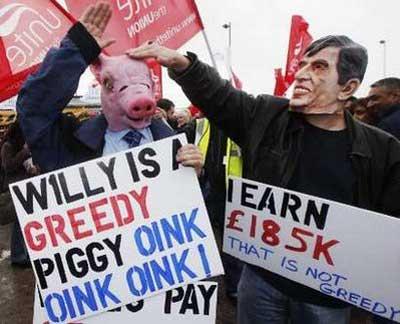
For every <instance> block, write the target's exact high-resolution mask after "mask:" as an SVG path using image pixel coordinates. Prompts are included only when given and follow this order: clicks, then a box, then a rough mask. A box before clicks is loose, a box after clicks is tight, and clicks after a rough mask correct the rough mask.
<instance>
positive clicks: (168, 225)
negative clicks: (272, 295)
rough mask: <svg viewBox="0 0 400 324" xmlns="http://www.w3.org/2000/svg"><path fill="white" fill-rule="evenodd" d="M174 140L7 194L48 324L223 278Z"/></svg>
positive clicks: (193, 180)
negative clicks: (17, 220) (39, 292)
mask: <svg viewBox="0 0 400 324" xmlns="http://www.w3.org/2000/svg"><path fill="white" fill-rule="evenodd" d="M185 141H186V140H185V137H184V136H182V135H180V136H175V137H170V138H167V139H164V140H161V141H157V142H154V143H151V144H146V145H142V146H139V147H137V148H135V149H132V150H129V151H126V152H120V153H118V154H115V155H110V156H107V157H102V158H99V159H95V160H91V161H88V162H86V163H82V164H79V165H74V166H72V167H69V168H65V169H62V170H58V171H55V172H51V173H48V174H44V175H40V176H38V177H35V178H31V179H29V180H25V181H21V182H18V183H15V184H12V185H11V186H10V191H11V194H12V198H13V201H14V205H15V207H16V210H17V215H18V218H19V221H20V224H21V228H22V230H23V232H24V237H25V242H26V244H27V248H28V251H29V255H30V259H31V261H32V265H33V270H34V273H35V276H36V280H37V282H38V286H39V288H40V291H41V295H42V296H43V301H44V305H45V308H46V311H47V315H48V318H49V320H50V321H52V322H54V323H58V322H67V321H70V320H77V319H81V318H85V317H88V316H92V315H94V314H98V313H101V312H104V311H106V310H109V309H114V308H115V307H118V306H121V305H126V304H129V303H131V302H133V301H135V300H140V299H143V298H147V297H150V296H153V295H156V294H158V293H160V292H163V291H167V290H170V289H172V288H175V287H178V286H182V285H185V284H188V283H193V282H196V281H199V280H201V279H204V278H208V277H211V276H215V275H219V274H221V273H223V268H222V264H221V260H220V257H219V253H218V249H217V245H216V243H215V239H214V236H213V232H212V229H211V225H210V222H209V219H208V216H207V211H206V208H205V205H204V201H203V198H202V194H201V190H200V187H199V184H198V180H197V177H196V175H195V172H194V170H193V168H188V167H183V166H181V165H180V164H178V163H176V161H175V157H176V152H177V149H178V148H179V147H180V145H181V144H184V143H185Z"/></svg>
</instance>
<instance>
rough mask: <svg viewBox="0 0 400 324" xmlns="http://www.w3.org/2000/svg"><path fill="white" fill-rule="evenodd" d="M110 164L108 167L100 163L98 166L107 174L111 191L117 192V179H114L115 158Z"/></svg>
mask: <svg viewBox="0 0 400 324" xmlns="http://www.w3.org/2000/svg"><path fill="white" fill-rule="evenodd" d="M108 162H109V164H108V165H106V164H105V162H103V161H100V162H98V163H97V165H98V166H99V167H100V169H101V170H102V171H103V172H104V173H105V174H106V176H107V178H108V182H109V183H110V187H111V189H112V190H115V189H117V184H116V182H115V177H114V167H115V157H113V158H111V159H110V160H109V161H108Z"/></svg>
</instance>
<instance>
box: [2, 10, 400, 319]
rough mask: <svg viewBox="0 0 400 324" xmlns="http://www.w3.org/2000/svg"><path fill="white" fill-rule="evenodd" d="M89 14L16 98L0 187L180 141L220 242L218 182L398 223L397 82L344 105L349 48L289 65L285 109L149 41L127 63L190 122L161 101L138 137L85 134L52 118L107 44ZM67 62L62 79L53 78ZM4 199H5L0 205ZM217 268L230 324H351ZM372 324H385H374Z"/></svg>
mask: <svg viewBox="0 0 400 324" xmlns="http://www.w3.org/2000/svg"><path fill="white" fill-rule="evenodd" d="M90 10H91V11H90ZM90 10H89V11H88V12H87V13H86V14H84V16H83V18H82V19H81V20H80V22H78V23H76V24H75V25H74V26H73V27H72V28H71V29H70V31H69V32H68V34H67V36H66V38H65V39H64V41H63V43H62V45H61V47H60V48H59V49H57V50H56V49H53V50H51V51H50V52H49V53H48V55H47V57H46V58H45V60H44V62H43V64H42V66H41V68H40V69H39V71H38V72H37V73H36V74H35V75H34V76H32V77H30V79H29V80H28V81H27V82H26V83H25V85H24V86H23V88H22V91H21V93H20V96H19V99H18V103H17V110H18V122H17V123H16V124H15V125H13V126H12V127H11V128H10V130H9V131H8V132H7V135H6V137H5V139H4V140H3V144H2V148H1V162H2V163H1V164H2V165H1V167H2V174H3V182H4V183H5V184H7V183H10V182H12V181H17V180H20V179H24V178H26V177H29V176H33V175H37V174H39V173H40V171H41V170H42V171H45V172H47V171H52V170H55V169H58V168H61V167H66V166H69V165H73V164H76V163H78V162H82V161H86V160H89V159H91V158H94V157H98V156H102V155H104V154H103V153H102V152H103V147H113V148H114V149H113V152H117V151H119V150H122V149H127V148H129V147H132V146H136V145H142V144H144V143H147V142H151V141H153V140H157V139H159V138H163V137H166V136H171V135H172V134H175V133H185V134H186V135H187V138H188V142H189V143H190V144H189V145H188V146H187V147H186V148H184V149H183V151H182V152H181V155H180V162H182V163H183V164H185V165H188V166H191V167H194V168H195V169H196V171H198V172H197V173H198V176H199V178H200V183H201V185H202V190H203V194H204V199H205V202H206V206H207V209H208V212H209V215H210V219H211V222H212V224H213V225H214V227H215V229H216V232H217V233H219V235H220V236H222V235H223V228H224V210H225V196H226V186H227V183H226V181H227V176H229V175H235V176H239V177H241V176H243V177H245V178H248V179H252V180H256V181H259V182H263V183H267V184H270V185H275V186H279V187H282V188H286V189H291V190H295V191H299V192H303V193H307V194H311V195H315V196H318V197H322V198H327V199H331V200H334V201H338V202H342V203H346V204H349V205H353V206H357V207H360V208H365V209H368V210H373V211H376V212H380V213H384V214H387V215H390V216H393V217H399V216H400V203H399V202H398V199H394V198H393V197H397V196H398V195H399V194H400V142H398V139H400V79H398V78H395V77H390V78H385V79H382V80H378V81H376V82H374V83H373V84H372V85H371V86H370V91H369V94H368V96H367V97H365V98H356V97H354V94H355V92H356V91H357V89H358V88H359V85H360V83H361V82H362V80H363V77H364V74H365V71H366V68H367V61H368V56H367V50H366V49H365V48H364V47H363V46H361V45H360V44H358V43H356V42H354V41H353V40H351V39H350V38H348V37H346V36H327V37H324V38H321V39H318V40H316V41H314V42H313V43H312V44H311V45H310V46H309V47H308V48H307V50H306V51H305V54H304V58H303V59H302V61H301V62H300V65H299V70H298V71H297V73H296V77H295V82H294V85H293V95H292V97H291V98H290V100H288V99H286V98H278V97H273V96H268V95H260V96H257V97H255V96H252V95H249V94H247V93H245V92H243V91H240V90H237V89H235V88H234V87H232V86H231V85H230V84H229V82H228V81H226V80H223V79H221V78H220V76H219V75H218V73H217V72H216V71H215V70H214V69H213V68H212V67H210V66H208V65H206V64H204V63H202V62H201V61H200V60H199V59H198V58H197V56H196V55H195V54H193V53H188V54H187V55H182V54H180V53H178V52H176V51H173V50H170V49H168V48H165V47H162V46H159V45H158V44H156V43H152V42H148V43H146V44H144V45H142V46H141V47H138V48H135V49H133V50H130V51H128V52H127V55H128V56H129V57H131V58H135V59H144V58H149V57H152V58H156V59H157V60H158V62H160V63H161V64H162V65H164V66H165V67H167V68H168V69H169V74H170V77H171V78H172V79H174V80H175V81H176V82H177V83H178V85H180V86H181V87H182V89H183V91H184V92H185V94H186V95H187V96H188V98H189V100H190V101H191V102H192V103H193V104H194V105H195V106H196V107H198V109H199V110H200V112H196V114H193V113H192V111H191V110H189V109H184V110H177V109H176V108H175V105H174V103H173V101H171V100H169V99H166V98H163V99H160V100H159V101H158V102H157V105H156V106H157V108H156V109H155V113H154V115H153V117H152V119H151V120H149V121H148V123H147V124H146V125H145V127H144V128H140V129H137V127H136V124H135V123H133V122H132V121H130V120H128V121H124V122H125V123H126V124H123V125H122V127H121V128H118V129H114V130H110V129H109V127H108V128H107V121H108V116H107V115H106V116H105V117H101V116H100V119H99V118H96V119H95V120H91V121H87V122H86V125H87V124H88V123H91V126H90V127H87V126H85V128H83V127H82V125H81V124H80V123H77V122H75V121H71V120H70V119H69V118H68V119H67V118H65V117H63V116H62V109H63V108H64V106H65V103H66V102H65V98H69V97H72V96H73V94H74V91H75V89H76V86H77V82H78V81H79V78H80V76H81V74H82V73H83V71H84V70H85V68H86V67H87V66H88V65H90V64H91V63H92V62H93V61H94V60H95V59H96V58H97V57H98V56H99V54H100V52H101V49H102V48H103V47H106V46H108V45H109V44H110V42H109V41H108V40H104V39H103V38H102V37H103V36H102V35H103V31H104V28H105V26H106V25H107V23H108V20H109V15H110V8H109V7H108V6H106V5H103V4H100V5H96V6H95V7H91V8H90ZM66 55H67V56H68V64H69V68H70V71H69V73H68V74H65V73H63V71H62V70H60V69H61V68H62V67H64V66H65V63H64V62H65V57H66ZM60 62H63V63H60ZM55 78H56V80H57V82H54V80H55ZM44 88H45V89H46V90H43V89H44ZM44 96H46V97H44ZM44 98H45V99H44ZM192 108H193V107H192ZM370 126H372V127H370ZM155 128H157V132H154V129H155ZM82 129H83V130H82ZM94 129H96V132H97V134H93V132H92V131H93V130H94ZM146 129H149V130H148V131H144V130H146ZM21 130H22V132H21ZM77 130H81V131H77ZM110 131H111V132H113V134H112V135H110ZM148 132H150V135H149V133H148ZM156 134H163V135H162V136H160V137H156V136H158V135H156ZM127 135H129V136H127ZM96 136H98V138H97V137H96ZM94 137H96V138H97V139H93V138H94ZM127 137H129V138H130V142H129V143H128V142H127ZM24 138H25V139H24ZM113 141H114V142H113ZM118 141H120V142H118ZM109 143H114V144H113V145H114V146H107V145H108V144H109ZM29 148H31V150H30V149H29ZM388 156H389V157H390V158H382V157H388ZM32 158H33V160H32ZM2 187H3V188H4V192H5V193H7V187H6V186H2ZM7 199H10V197H9V195H8V198H4V199H3V197H1V201H0V202H1V203H2V204H3V200H4V201H6V200H7ZM4 205H5V202H4ZM11 219H12V221H14V222H15V226H14V229H13V235H12V242H11V262H12V264H15V265H28V264H29V256H28V255H27V253H26V248H25V247H24V244H23V240H22V235H21V229H20V227H19V226H18V221H16V219H15V217H12V218H11ZM222 260H223V263H224V266H225V271H226V275H225V287H226V294H227V296H228V297H230V298H231V299H232V300H234V301H235V303H236V301H237V312H238V317H237V321H238V323H240V324H258V323H260V324H262V323H277V324H278V323H279V324H280V323H282V324H283V323H287V322H288V321H289V320H290V323H292V324H296V323H299V324H309V323H310V324H318V323H320V324H322V323H324V324H325V323H335V324H336V323H338V324H342V323H343V324H344V323H349V321H350V310H351V307H350V306H349V304H347V303H345V302H342V301H340V300H338V299H335V298H332V297H329V296H326V295H324V294H322V293H320V292H318V291H315V290H313V289H311V288H308V287H306V286H304V285H301V284H298V283H295V282H293V281H291V280H289V279H286V278H284V277H283V276H280V275H278V274H275V273H272V272H270V271H268V270H266V269H261V268H259V267H257V266H254V265H249V264H244V263H242V262H240V261H239V260H237V259H235V258H233V257H231V256H229V255H226V254H222ZM374 322H375V323H390V322H391V321H390V320H385V319H383V318H380V317H378V316H376V317H374Z"/></svg>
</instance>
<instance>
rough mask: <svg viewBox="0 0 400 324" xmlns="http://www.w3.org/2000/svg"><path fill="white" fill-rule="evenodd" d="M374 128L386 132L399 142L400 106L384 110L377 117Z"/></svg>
mask: <svg viewBox="0 0 400 324" xmlns="http://www.w3.org/2000/svg"><path fill="white" fill-rule="evenodd" d="M378 118H379V122H378V123H377V124H376V127H378V128H380V129H382V130H384V131H385V132H388V133H389V134H391V135H393V136H394V137H396V138H397V139H399V140H400V105H399V104H398V105H393V106H390V107H387V108H386V109H384V112H383V113H381V114H379V116H378Z"/></svg>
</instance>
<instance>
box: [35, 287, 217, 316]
mask: <svg viewBox="0 0 400 324" xmlns="http://www.w3.org/2000/svg"><path fill="white" fill-rule="evenodd" d="M216 309H217V283H216V282H207V281H201V282H198V283H194V284H189V285H187V286H183V287H178V288H175V289H173V290H169V291H167V292H166V293H164V294H160V295H157V296H154V297H151V298H147V299H144V300H139V301H137V302H134V303H132V304H128V305H126V306H123V307H119V308H116V309H114V310H110V311H108V312H106V313H103V314H100V315H97V316H92V317H89V318H86V319H84V320H83V321H80V323H81V324H98V323H116V322H118V324H131V323H164V324H168V323H170V324H187V323H191V324H214V323H215V318H216ZM45 323H48V319H47V317H46V311H45V309H44V305H43V303H42V300H41V298H40V295H39V292H38V290H37V289H36V293H35V305H34V314H33V324H45ZM75 323H76V322H75ZM76 324H77V323H76Z"/></svg>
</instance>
